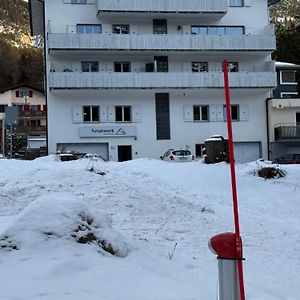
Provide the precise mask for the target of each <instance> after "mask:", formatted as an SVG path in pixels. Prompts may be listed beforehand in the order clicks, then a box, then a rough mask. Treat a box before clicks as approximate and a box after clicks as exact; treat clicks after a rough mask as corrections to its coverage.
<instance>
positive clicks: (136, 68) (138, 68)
mask: <svg viewBox="0 0 300 300" xmlns="http://www.w3.org/2000/svg"><path fill="white" fill-rule="evenodd" d="M140 71H141V65H140V63H137V62H133V63H131V72H140Z"/></svg>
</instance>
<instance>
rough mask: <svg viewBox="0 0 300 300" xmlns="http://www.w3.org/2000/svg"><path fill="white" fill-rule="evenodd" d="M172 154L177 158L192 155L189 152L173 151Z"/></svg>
mask: <svg viewBox="0 0 300 300" xmlns="http://www.w3.org/2000/svg"><path fill="white" fill-rule="evenodd" d="M172 154H173V155H176V156H186V155H191V152H190V151H188V150H175V151H172Z"/></svg>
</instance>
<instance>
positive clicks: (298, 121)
mask: <svg viewBox="0 0 300 300" xmlns="http://www.w3.org/2000/svg"><path fill="white" fill-rule="evenodd" d="M296 124H297V125H300V112H296Z"/></svg>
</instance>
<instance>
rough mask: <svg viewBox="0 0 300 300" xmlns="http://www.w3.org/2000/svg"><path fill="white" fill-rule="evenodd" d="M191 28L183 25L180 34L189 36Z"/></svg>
mask: <svg viewBox="0 0 300 300" xmlns="http://www.w3.org/2000/svg"><path fill="white" fill-rule="evenodd" d="M191 30H192V29H191V26H190V25H183V26H182V33H183V34H191Z"/></svg>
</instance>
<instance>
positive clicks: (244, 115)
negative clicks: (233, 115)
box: [240, 104, 249, 122]
mask: <svg viewBox="0 0 300 300" xmlns="http://www.w3.org/2000/svg"><path fill="white" fill-rule="evenodd" d="M240 121H244V122H247V121H249V105H248V104H241V105H240Z"/></svg>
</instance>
